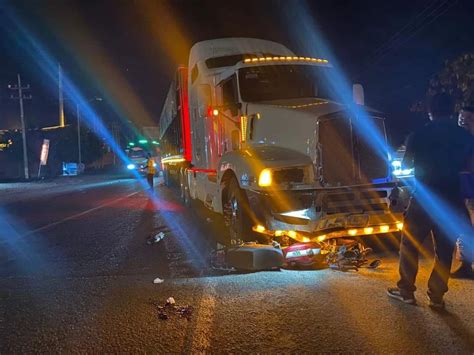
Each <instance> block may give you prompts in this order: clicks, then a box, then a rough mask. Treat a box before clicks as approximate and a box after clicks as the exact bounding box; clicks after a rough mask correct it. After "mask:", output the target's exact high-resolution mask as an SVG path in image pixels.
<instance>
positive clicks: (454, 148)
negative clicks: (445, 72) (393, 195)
mask: <svg viewBox="0 0 474 355" xmlns="http://www.w3.org/2000/svg"><path fill="white" fill-rule="evenodd" d="M453 106H454V105H453V102H452V100H451V97H450V96H449V95H447V94H444V93H442V94H437V95H435V96H433V97H432V99H431V101H430V106H429V117H430V120H431V122H430V123H428V124H427V125H425V126H424V127H423V128H422V129H421V130H418V131H415V132H414V133H413V134H412V135H411V136H410V137H409V139H408V141H407V149H406V152H405V157H404V160H403V165H404V166H405V168H414V169H415V178H416V181H417V184H418V186H417V188H416V190H418V189H420V190H421V189H423V188H427V190H428V193H429V194H435V195H436V196H437V197H438V198H439V199H441V200H442V201H443V202H444V203H445V204H446V205H447V206H448V208H447V210H446V211H444V212H445V213H447V214H451V213H454V214H456V215H458V216H459V217H461V218H463V217H465V213H464V212H463V209H465V206H464V200H463V198H462V195H461V182H460V180H461V179H460V176H459V174H460V173H461V171H463V170H464V168H465V166H466V162H467V161H468V159H469V158H470V157H472V152H473V146H474V145H473V137H472V136H471V135H470V134H469V133H468V132H466V130H464V129H462V128H460V127H459V126H458V125H457V124H456V122H455V120H453V119H451V115H452V114H453ZM430 208H432V207H431V206H428V205H427V204H426V201H423V200H422V199H421V198H420V196H419V194H418V191H415V193H414V194H413V197H412V199H411V202H410V205H409V207H408V210H407V212H406V216H405V228H404V230H403V234H402V240H401V244H400V266H399V272H400V280H399V281H398V283H397V287H391V288H389V289H388V290H387V294H388V296H389V297H392V298H394V299H397V300H399V301H402V302H404V303H407V304H416V299H415V296H414V293H415V290H416V287H415V280H416V275H417V273H418V258H419V252H420V248H421V247H422V244H423V242H424V240H425V238H426V237H427V236H428V235H429V234H430V232H431V233H432V234H433V242H434V245H435V254H436V258H435V265H434V268H433V271H432V273H431V276H430V279H429V282H428V297H429V305H430V306H431V307H435V308H443V307H444V301H443V296H444V294H445V293H446V292H447V291H448V279H449V275H450V269H451V262H452V257H453V251H454V248H455V242H454V239H451V238H450V236H449V235H447V233H446V232H445V231H444V230H443V228H441V227H442V226H441V225H439V221H437V220H436V219H435V218H434V217H433V216H432V213H430Z"/></svg>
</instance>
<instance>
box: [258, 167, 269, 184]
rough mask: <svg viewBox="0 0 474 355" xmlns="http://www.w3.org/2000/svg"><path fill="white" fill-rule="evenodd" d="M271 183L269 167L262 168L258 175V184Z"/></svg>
mask: <svg viewBox="0 0 474 355" xmlns="http://www.w3.org/2000/svg"><path fill="white" fill-rule="evenodd" d="M271 184H272V171H271V170H270V169H263V170H262V171H261V173H260V175H259V176H258V186H262V187H267V186H271Z"/></svg>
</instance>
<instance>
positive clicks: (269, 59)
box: [244, 57, 329, 64]
mask: <svg viewBox="0 0 474 355" xmlns="http://www.w3.org/2000/svg"><path fill="white" fill-rule="evenodd" d="M276 61H286V62H289V61H291V62H295V61H298V62H312V63H325V64H326V63H329V61H328V60H327V59H322V58H310V57H254V58H245V59H244V63H256V62H276Z"/></svg>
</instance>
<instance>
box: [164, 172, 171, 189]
mask: <svg viewBox="0 0 474 355" xmlns="http://www.w3.org/2000/svg"><path fill="white" fill-rule="evenodd" d="M163 183H164V184H165V186H166V187H171V180H170V172H169V170H168V168H164V169H163Z"/></svg>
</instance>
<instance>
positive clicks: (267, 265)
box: [209, 242, 284, 272]
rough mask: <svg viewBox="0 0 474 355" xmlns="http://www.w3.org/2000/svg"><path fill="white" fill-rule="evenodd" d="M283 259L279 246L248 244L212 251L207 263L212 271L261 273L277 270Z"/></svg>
mask: <svg viewBox="0 0 474 355" xmlns="http://www.w3.org/2000/svg"><path fill="white" fill-rule="evenodd" d="M283 259H284V258H283V253H282V251H281V249H280V248H279V245H278V246H272V245H265V244H257V243H254V242H253V243H252V242H250V243H242V244H239V245H236V246H232V247H230V248H225V247H224V248H221V249H218V250H214V251H212V252H211V254H210V256H209V263H210V266H211V268H212V269H214V270H219V271H226V272H233V271H262V270H272V269H279V268H280V267H281V266H282V265H283Z"/></svg>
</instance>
